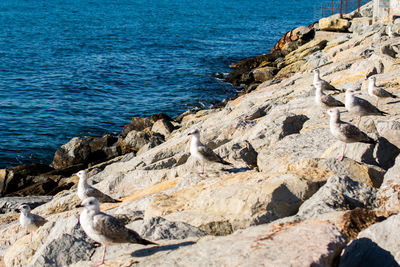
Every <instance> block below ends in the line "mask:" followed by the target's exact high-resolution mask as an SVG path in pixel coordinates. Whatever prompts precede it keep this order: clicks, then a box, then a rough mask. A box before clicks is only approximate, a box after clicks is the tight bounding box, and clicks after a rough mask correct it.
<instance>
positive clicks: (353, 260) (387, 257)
mask: <svg viewBox="0 0 400 267" xmlns="http://www.w3.org/2000/svg"><path fill="white" fill-rule="evenodd" d="M350 266H363V267H368V266H371V267H373V266H399V264H398V263H397V262H396V260H395V258H394V257H393V255H392V254H391V253H390V252H389V251H387V250H384V249H383V248H381V247H380V246H379V245H378V244H376V243H375V242H373V241H372V240H371V239H369V238H360V239H356V240H354V241H353V242H352V243H351V244H350V245H349V246H348V247H347V248H346V249H345V251H344V254H343V256H342V257H341V258H340V264H339V267H350Z"/></svg>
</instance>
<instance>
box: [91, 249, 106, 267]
mask: <svg viewBox="0 0 400 267" xmlns="http://www.w3.org/2000/svg"><path fill="white" fill-rule="evenodd" d="M103 247H104V249H103V256H102V257H101V260H100V262H97V263H95V264H94V265H93V267H98V266H100V265H102V264H103V263H104V258H105V256H106V246H105V245H103Z"/></svg>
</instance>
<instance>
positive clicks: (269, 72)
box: [252, 67, 278, 82]
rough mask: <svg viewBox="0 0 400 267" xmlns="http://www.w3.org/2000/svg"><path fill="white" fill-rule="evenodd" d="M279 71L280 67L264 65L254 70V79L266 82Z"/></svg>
mask: <svg viewBox="0 0 400 267" xmlns="http://www.w3.org/2000/svg"><path fill="white" fill-rule="evenodd" d="M277 72H278V69H277V68H275V67H262V68H257V69H255V70H253V71H252V73H253V76H254V80H255V81H256V82H265V81H267V80H270V79H272V78H273V77H274V76H275V74H276V73H277Z"/></svg>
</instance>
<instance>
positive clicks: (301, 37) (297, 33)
mask: <svg viewBox="0 0 400 267" xmlns="http://www.w3.org/2000/svg"><path fill="white" fill-rule="evenodd" d="M314 35H315V31H314V30H313V29H312V26H311V25H310V26H309V27H305V26H300V27H298V28H295V29H293V30H291V31H289V32H287V33H285V34H284V35H283V36H282V37H281V39H280V40H279V41H278V42H277V43H276V44H275V45H274V48H273V49H272V50H271V51H279V50H280V51H282V53H283V54H284V55H287V54H289V53H290V52H292V51H294V50H296V49H297V48H298V47H299V46H301V45H303V44H304V43H306V42H308V41H310V40H312V39H313V37H314Z"/></svg>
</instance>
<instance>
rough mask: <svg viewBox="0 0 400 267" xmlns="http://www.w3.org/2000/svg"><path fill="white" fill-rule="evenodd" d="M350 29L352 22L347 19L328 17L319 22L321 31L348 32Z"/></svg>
mask: <svg viewBox="0 0 400 267" xmlns="http://www.w3.org/2000/svg"><path fill="white" fill-rule="evenodd" d="M349 27H350V22H349V21H348V20H347V19H338V18H334V17H328V18H322V19H320V20H319V29H320V30H321V31H339V32H346V31H347V29H348V28H349Z"/></svg>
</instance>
